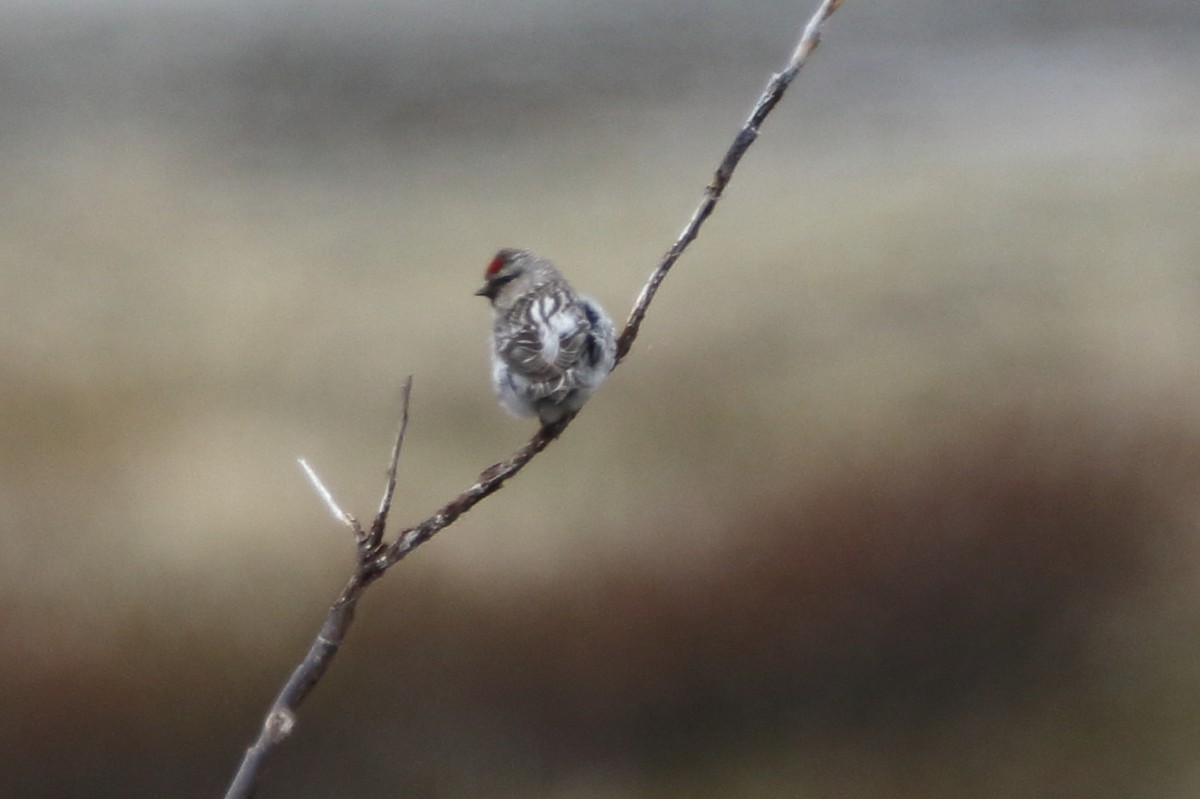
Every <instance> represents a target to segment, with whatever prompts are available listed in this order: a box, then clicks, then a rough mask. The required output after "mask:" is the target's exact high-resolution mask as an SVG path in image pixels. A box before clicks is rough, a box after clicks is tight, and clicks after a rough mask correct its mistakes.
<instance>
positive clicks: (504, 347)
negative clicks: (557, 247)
mask: <svg viewBox="0 0 1200 799" xmlns="http://www.w3.org/2000/svg"><path fill="white" fill-rule="evenodd" d="M501 329H502V331H503V332H500V333H498V335H497V342H496V344H497V348H498V349H499V351H500V354H501V356H502V357H503V358H504V360H505V361H506V362H507V363H508V366H509V368H510V369H511V370H512V371H514V372H516V373H518V374H520V375H522V376H524V377H525V378H527V379H528V380H529V381H531V382H533V383H539V384H544V386H545V395H546V396H550V395H551V394H554V393H556V392H562V391H565V390H570V389H571V388H573V387H574V385H573V379H572V375H573V372H572V367H574V366H575V365H576V364H577V363H578V361H579V358H580V355H581V354H582V353H583V350H584V347H585V346H587V336H588V319H587V314H586V313H585V312H584V310H583V308H582V307H580V305H579V303H578V302H574V301H572V298H571V297H569V296H566V295H564V294H562V293H560V292H545V293H542V292H539V293H537V294H534V295H532V296H530V297H529V298H528V299H527V300H526V301H524V302H521V303H518V304H517V305H516V306H514V307H513V309H512V311H511V313H510V314H509V316H508V320H507V324H505V325H503V326H502V328H501Z"/></svg>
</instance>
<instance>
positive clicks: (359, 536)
mask: <svg viewBox="0 0 1200 799" xmlns="http://www.w3.org/2000/svg"><path fill="white" fill-rule="evenodd" d="M411 396H412V377H411V376H409V377H408V378H407V379H406V380H405V381H404V389H403V392H402V394H401V400H402V402H403V408H402V409H401V412H400V419H401V421H400V427H399V429H398V430H397V431H396V440H395V442H394V443H393V444H392V457H391V460H390V461H389V463H388V481H387V486H386V488H385V489H384V494H383V500H382V501H381V502H380V504H379V514H378V515H377V516H376V517H375V521H374V523H373V524H372V525H371V535H372V536H373V535H374V531H375V528H376V527H378V528H379V530H380V535H382V532H383V528H384V527H385V526H386V524H387V516H388V513H389V512H390V510H391V504H392V495H393V494H394V493H395V490H396V485H395V479H396V469H397V464H398V463H399V461H400V449H401V447H402V446H403V445H404V433H405V431H406V430H407V429H408V404H409V400H410V398H411ZM300 465H301V466H302V467H303V468H304V471H305V473H306V474H307V475H308V479H309V480H310V481H311V482H312V484H313V487H314V488H315V489H316V491H317V494H318V495H319V496H320V497H321V499H322V500H324V502H325V504H326V506H328V507H329V509H330V511H331V512H332V513H333V515H334V517H335V518H337V519H338V520H339V521H341V522H342V523H343V524H345V525H347V526H348V527H350V529H352V530H353V531H354V535H355V538H356V540H357V541H358V543H359V547H358V557H357V560H356V562H355V565H354V573H353V574H352V575H351V576H350V579H349V580H348V581H347V582H346V585H345V586H343V587H342V592H341V593H340V594H339V595H338V598H337V600H336V601H334V603H333V606H332V607H331V608H330V609H329V613H328V614H327V615H326V616H325V622H324V624H322V625H321V630H320V632H318V633H317V637H316V638H314V639H313V642H312V644H311V645H310V646H309V647H308V652H307V653H306V654H305V655H304V660H302V661H301V662H300V665H299V666H297V667H296V669H295V671H293V672H292V676H291V677H289V678H288V681H287V682H286V683H284V686H283V688H282V689H281V690H280V691H279V695H278V696H276V697H275V701H274V702H272V703H271V709H270V710H268V711H267V715H266V718H265V719H264V720H263V725H262V729H261V730H260V731H259V733H258V738H257V739H255V741H254V743H253V744H251V745H250V747H249V748H248V749H247V750H246V754H245V755H244V756H243V757H242V762H241V765H239V766H238V770H237V773H236V774H235V775H234V777H233V781H232V782H231V783H230V785H229V789H228V790H227V791H226V792H225V799H246V797H249V796H251V795H252V793H253V791H254V786H255V783H256V782H257V781H258V773H259V771H260V770H261V769H262V764H263V762H264V761H265V760H266V758H267V755H268V754H270V752H271V750H272V749H274V748H275V747H276V746H277V745H278V744H280V743H282V742H283V741H284V739H286V738H287V737H288V736H289V735H290V734H291V733H292V730H293V729H294V728H295V726H296V710H297V708H299V707H300V703H301V702H303V701H304V699H305V697H307V696H308V694H309V692H310V691H312V689H313V686H315V685H316V684H317V682H318V681H320V679H321V677H322V676H324V674H325V670H326V669H328V668H329V663H330V661H332V660H333V657H334V656H335V655H336V654H337V653H338V650H339V649H341V646H342V641H344V640H345V639H346V633H347V632H348V631H349V630H350V625H351V624H352V623H353V622H354V609H355V608H356V607H357V606H358V600H359V599H360V598H361V597H362V594H363V591H365V590H366V589H367V586H369V585H370V584H371V583H373V582H375V581H376V580H378V579H379V578H380V577H381V576H382V575H383V569H381V568H379V565H378V562H377V558H378V555H379V545H378V541H376V543H375V545H374V546H370V547H368V546H367V544H368V543H369V538H368V537H367V536H366V535H364V534H363V529H362V527H361V526H360V525H359V523H358V521H357V520H355V518H354V517H353V516H351V515H350V514H348V513H346V512H345V511H344V510H342V508H341V506H339V505H338V503H337V500H335V499H334V497H333V494H332V493H331V492H330V491H329V489H328V488H326V487H325V484H324V483H323V482H321V478H320V477H318V476H317V473H316V472H315V471H314V470H313V468H312V467H311V466H309V465H308V463H307V462H306V461H304V460H301V461H300Z"/></svg>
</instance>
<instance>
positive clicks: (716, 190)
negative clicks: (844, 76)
mask: <svg viewBox="0 0 1200 799" xmlns="http://www.w3.org/2000/svg"><path fill="white" fill-rule="evenodd" d="M841 3H842V0H823V2H822V3H821V4H820V6H818V8H817V10H816V12H815V13H814V14H813V16H812V17H811V18H810V19H809V21H808V24H807V25H805V27H804V31H803V33H802V34H801V36H800V40H799V42H798V43H797V45H796V48H795V50H794V51H793V52H792V56H791V58H790V59H789V61H788V63H787V66H786V67H785V68H784V70H783V71H782V72H780V73H778V74H776V75H773V76H772V77H771V80H770V82H768V84H767V87H766V89H764V90H763V93H762V94H761V95H760V96H759V98H758V101H757V102H756V103H755V105H754V110H753V111H752V112H751V113H750V117H749V118H748V119H747V120H746V122H745V123H744V124H743V125H742V127H741V129H740V130H738V132H737V135H736V136H735V137H734V140H733V143H732V144H731V145H730V146H729V149H728V150H727V151H726V152H725V155H724V157H723V158H722V159H721V163H720V165H719V166H718V167H717V170H716V173H715V174H714V176H713V180H712V182H711V183H710V184H709V185H708V187H707V188H706V189H705V190H704V195H703V197H702V199H701V201H700V204H699V206H697V208H696V210H695V212H693V214H692V217H691V219H690V220H688V223H687V225H685V226H684V228H683V231H682V232H681V233H680V234H679V237H678V238H677V239H676V240H675V243H674V244H673V245H672V246H671V248H670V249H669V250H668V251H667V253H666V254H665V255H664V256H663V258H662V260H661V261H660V262H659V264H658V266H656V267H655V269H654V271H652V272H651V273H650V277H649V279H648V280H647V281H646V284H645V285H644V286H643V287H642V290H641V293H640V294H639V295H638V298H637V301H636V302H635V303H634V306H633V310H632V311H631V312H630V315H629V320H628V321H627V322H626V324H625V328H624V329H623V330H622V331H621V335H620V337H619V338H618V340H617V364H620V362H621V361H622V360H623V359H624V358H625V356H626V355H628V354H629V350H630V348H632V346H633V342H634V340H635V339H636V338H637V336H638V330H639V329H640V327H641V324H642V321H643V320H644V319H645V317H646V311H647V309H648V308H649V307H650V303H651V302H652V301H653V299H654V295H655V293H656V292H657V291H658V288H659V286H660V285H662V282H663V280H664V279H665V278H666V276H667V273H668V272H669V271H670V269H671V267H672V266H674V264H675V262H676V261H677V260H679V257H680V256H681V255H682V254H683V252H684V251H685V250H686V249H687V248H688V246H689V245H690V244H691V243H692V241H694V240H695V238H696V236H697V235H698V234H699V232H700V228H701V226H703V224H704V222H705V220H707V219H708V217H709V216H710V215H711V214H712V212H713V209H714V208H715V207H716V204H717V202H718V201H719V200H720V199H721V195H722V193H723V192H724V190H725V186H726V185H727V184H728V183H729V180H730V179H731V178H732V177H733V172H734V170H735V169H736V168H737V165H738V163H739V162H740V161H741V159H742V156H743V155H745V154H746V151H747V150H748V149H749V148H750V145H752V144H753V143H754V142H755V140H756V139H757V138H758V131H759V127H760V126H761V125H762V123H763V121H764V120H765V119H766V118H767V115H769V114H770V113H771V111H772V110H773V109H774V108H775V106H776V105H777V104H778V103H779V100H780V99H781V98H782V97H783V93H784V91H785V90H786V89H787V87H788V85H789V84H791V82H792V80H793V79H794V78H795V77H796V75H797V73H798V72H799V71H800V68H801V67H802V66H804V63H805V62H806V61H807V60H808V57H809V56H810V55H811V54H812V52H813V51H814V50H815V49H816V48H817V45H818V44H819V43H820V30H821V26H822V25H823V24H824V23H825V21H826V20H827V19H828V18H829V16H830V15H831V14H832V13H833V12H834V11H836V10H837V8H838V6H840V5H841ZM614 368H615V367H614ZM411 392H412V378H411V377H409V378H408V379H407V380H406V381H405V383H404V390H403V395H402V396H403V410H402V412H401V419H400V425H399V429H398V431H397V434H396V440H395V443H394V444H393V446H392V457H391V461H390V465H389V467H388V472H387V483H386V486H385V488H384V492H383V498H382V499H381V501H380V503H379V511H378V513H377V514H376V517H375V521H374V522H373V523H372V525H371V530H370V533H369V534H364V532H363V529H362V527H361V526H360V525H359V523H358V521H357V520H355V519H354V517H353V516H351V515H350V514H348V513H346V512H345V511H343V510H342V509H341V507H339V505H338V504H337V502H336V500H334V498H333V495H332V494H331V493H330V491H329V489H327V488H326V487H325V485H324V484H323V483H322V482H321V480H320V478H319V477H317V475H316V473H315V472H314V471H313V470H312V468H311V467H309V465H308V464H307V463H306V462H305V461H303V460H301V461H300V465H301V466H302V467H303V468H304V471H305V472H306V473H307V474H308V478H309V480H310V481H311V482H312V484H313V486H314V487H315V488H316V490H317V493H318V494H319V495H320V496H321V498H322V499H323V500H324V502H325V504H326V506H327V507H328V508H329V509H330V511H331V512H332V513H333V515H334V517H335V518H336V519H337V520H338V521H340V522H341V523H342V524H345V525H346V526H348V527H350V528H351V529H352V530H354V533H355V537H356V539H357V541H358V543H359V547H358V558H357V563H356V565H355V569H354V574H353V575H352V576H351V577H350V580H349V581H348V582H347V583H346V585H345V586H344V587H343V588H342V592H341V594H340V595H339V596H338V598H337V601H335V602H334V603H333V606H332V607H331V608H330V609H329V613H328V615H327V616H326V617H325V623H324V624H323V625H322V626H321V631H320V632H319V633H318V634H317V636H316V638H315V639H314V640H313V642H312V644H311V646H310V647H309V650H308V653H307V654H306V655H305V657H304V660H303V661H302V662H301V663H300V665H299V666H297V667H296V670H295V671H293V672H292V675H291V677H290V678H289V679H288V681H287V683H286V684H285V685H284V686H283V688H282V690H281V691H280V692H279V695H278V696H277V697H276V698H275V701H274V702H273V703H272V705H271V708H270V710H269V711H268V712H267V715H266V718H265V720H264V722H263V725H262V729H261V730H260V732H259V735H258V738H257V739H256V740H255V742H254V743H253V744H252V745H251V746H250V747H249V748H248V749H247V750H246V754H245V757H244V758H243V759H242V762H241V765H240V766H239V768H238V771H237V773H236V774H235V775H234V779H233V782H232V783H231V784H230V786H229V790H228V792H227V793H226V794H225V799H246V797H249V796H250V795H251V793H252V792H253V790H254V786H255V783H256V782H257V779H258V772H259V770H260V769H261V767H262V763H263V761H264V760H265V759H266V756H267V755H268V754H269V753H270V751H271V750H272V749H273V748H274V747H275V746H276V745H277V744H279V743H280V742H281V741H283V740H284V739H286V738H287V737H288V735H290V734H291V732H292V730H293V729H294V728H295V725H296V721H297V718H296V709H297V708H298V707H299V705H300V703H301V702H302V701H303V700H304V698H305V697H306V696H308V694H309V692H310V691H311V690H312V689H313V686H315V685H316V684H317V682H318V681H319V680H320V679H321V677H322V676H323V675H324V673H325V670H326V669H327V668H328V667H329V663H330V661H331V660H332V659H333V657H334V656H335V655H336V654H337V652H338V650H339V649H340V647H341V645H342V641H343V640H344V639H345V636H346V633H347V631H348V630H349V629H350V625H351V623H352V622H353V620H354V609H355V607H356V606H357V605H358V600H359V599H360V597H361V596H362V594H363V592H364V591H365V590H366V589H367V587H368V586H369V585H370V584H371V583H373V582H375V580H377V579H379V578H380V577H381V576H382V575H383V573H384V572H385V571H387V569H389V568H390V567H392V566H394V565H395V564H396V563H398V562H399V561H401V560H403V559H404V558H405V557H406V556H407V555H408V554H409V553H410V552H412V551H413V550H414V549H416V548H417V547H418V546H420V545H421V544H423V543H425V542H426V541H428V540H429V539H430V538H432V537H433V536H434V535H436V534H437V533H438V532H440V531H441V530H444V529H445V528H446V527H449V526H450V525H451V524H453V523H454V522H455V521H456V520H457V519H458V518H459V517H460V516H462V515H463V514H464V513H466V512H467V511H469V510H470V509H471V508H473V507H475V505H477V504H478V503H480V502H481V501H483V500H484V499H485V498H487V497H488V496H491V495H492V494H494V493H495V492H497V491H499V490H500V489H501V488H502V487H503V486H504V483H505V482H507V481H508V480H509V479H510V478H512V477H513V476H514V475H516V474H517V472H519V471H521V469H523V468H525V466H526V464H528V463H529V462H530V461H531V460H533V458H534V456H536V455H537V454H538V453H539V452H541V451H542V450H544V449H545V448H546V447H548V446H549V445H550V443H551V442H552V441H554V440H555V439H557V438H558V437H559V436H560V435H562V433H563V431H564V430H566V429H567V427H568V426H569V425H570V424H571V422H572V421H573V420H574V416H566V417H564V418H563V419H560V420H559V421H557V422H555V423H554V424H551V425H546V426H545V427H542V428H541V429H540V430H538V432H537V433H535V434H534V436H533V437H532V438H531V439H529V441H528V442H526V443H525V445H524V446H522V447H521V448H520V449H518V450H517V451H516V452H514V453H513V454H512V456H511V457H509V458H508V459H507V460H504V461H501V462H500V463H496V464H493V465H492V466H490V467H488V468H487V469H484V470H483V472H482V473H480V475H479V477H478V478H477V479H476V481H475V482H474V483H473V484H472V485H471V486H470V487H469V488H467V489H466V490H465V491H463V492H462V493H460V494H459V495H458V496H457V497H455V498H454V499H452V500H450V502H448V503H446V504H445V505H443V506H442V507H441V508H439V509H438V510H437V512H436V513H434V514H433V515H432V516H430V517H428V518H427V519H425V520H424V521H422V522H421V523H420V524H417V525H415V526H413V527H409V528H407V529H405V530H403V531H401V532H400V533H399V534H398V535H397V536H396V538H395V540H393V541H392V542H391V543H390V544H387V543H384V541H383V538H384V532H385V528H386V526H387V517H388V514H389V513H390V511H391V503H392V497H393V495H394V494H395V490H396V470H397V465H398V463H399V458H400V449H401V447H402V445H403V443H404V434H405V431H406V430H407V428H408V406H409V399H410V395H411Z"/></svg>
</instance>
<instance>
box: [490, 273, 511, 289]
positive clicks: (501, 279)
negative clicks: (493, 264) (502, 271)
mask: <svg viewBox="0 0 1200 799" xmlns="http://www.w3.org/2000/svg"><path fill="white" fill-rule="evenodd" d="M516 279H517V275H516V273H515V272H510V273H509V274H507V275H492V276H491V277H490V278H488V283H491V284H492V285H493V286H503V285H504V284H506V283H511V282H513V281H514V280H516Z"/></svg>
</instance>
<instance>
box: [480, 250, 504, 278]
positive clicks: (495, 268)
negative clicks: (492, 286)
mask: <svg viewBox="0 0 1200 799" xmlns="http://www.w3.org/2000/svg"><path fill="white" fill-rule="evenodd" d="M504 261H505V258H504V253H500V254H499V255H497V256H496V257H495V258H493V259H492V262H491V263H490V264H488V266H487V269H486V270H485V271H484V273H483V276H484V277H491V276H492V275H494V274H496V273H497V272H499V271H500V270H501V269H503V268H504Z"/></svg>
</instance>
